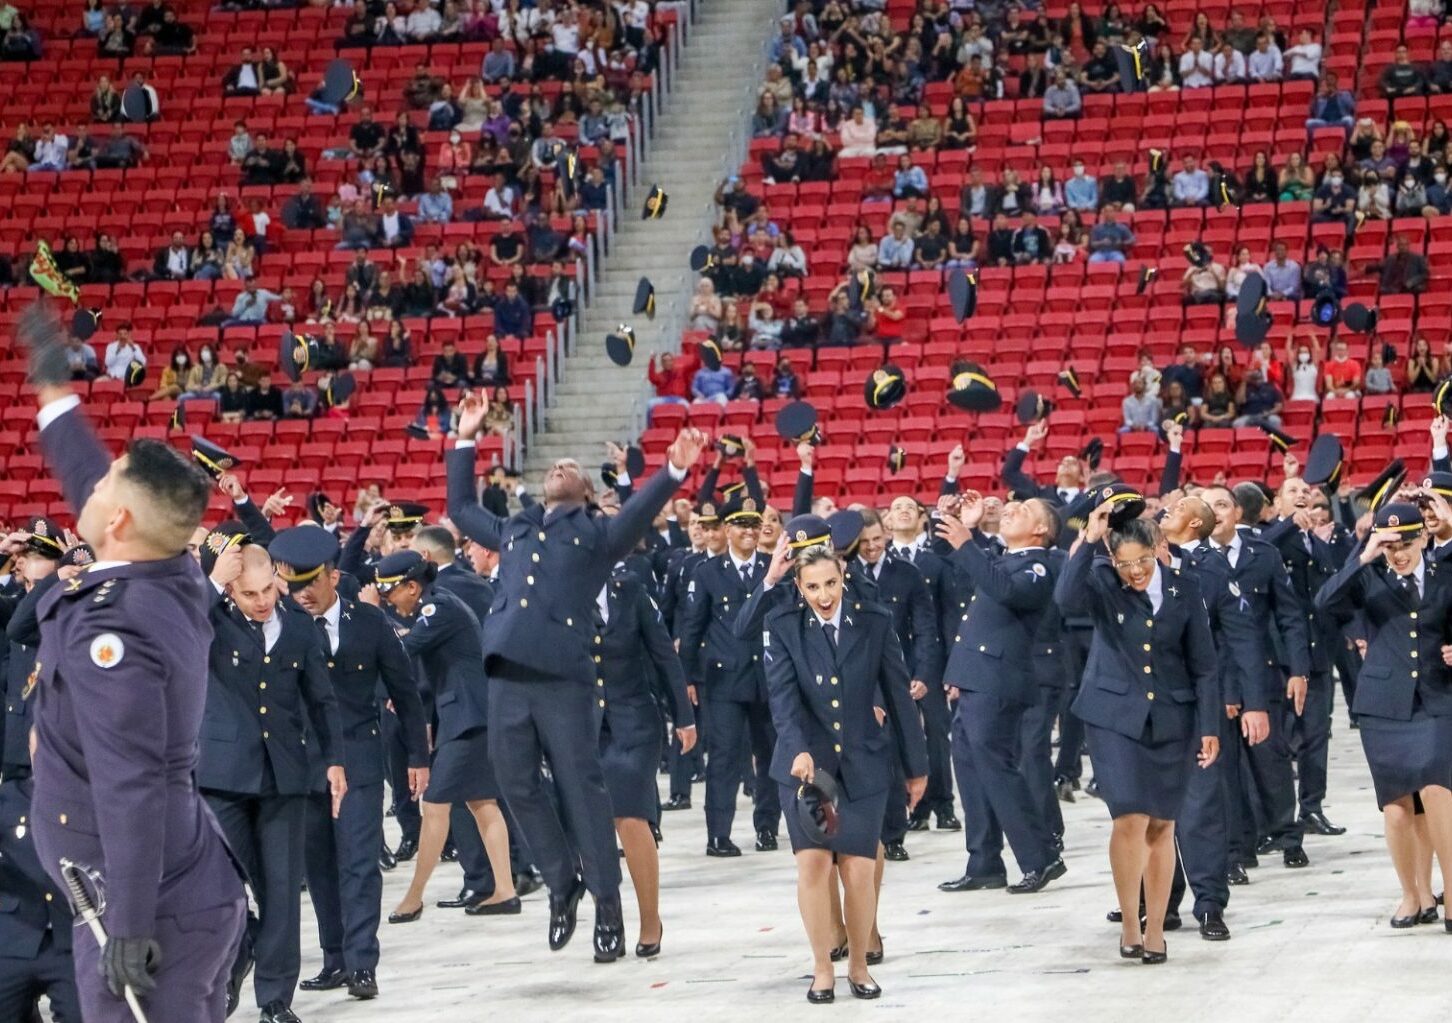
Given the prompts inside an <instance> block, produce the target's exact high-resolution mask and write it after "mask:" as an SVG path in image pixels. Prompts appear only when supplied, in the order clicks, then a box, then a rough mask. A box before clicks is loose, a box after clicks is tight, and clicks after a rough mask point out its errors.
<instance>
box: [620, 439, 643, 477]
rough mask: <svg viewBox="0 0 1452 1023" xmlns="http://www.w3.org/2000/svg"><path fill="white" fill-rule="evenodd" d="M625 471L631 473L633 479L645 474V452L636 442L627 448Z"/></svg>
mask: <svg viewBox="0 0 1452 1023" xmlns="http://www.w3.org/2000/svg"><path fill="white" fill-rule="evenodd" d="M625 471H626V472H628V473H630V478H631V479H639V478H640V477H642V476H644V475H645V452H644V451H642V450H640V448H638V447H636V446H635V445H634V444H632V445H631V446H630V447H628V448H626V449H625Z"/></svg>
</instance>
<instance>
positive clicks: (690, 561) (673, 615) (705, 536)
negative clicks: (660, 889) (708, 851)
mask: <svg viewBox="0 0 1452 1023" xmlns="http://www.w3.org/2000/svg"><path fill="white" fill-rule="evenodd" d="M686 534H687V536H688V537H689V538H690V543H691V545H690V547H688V548H677V549H675V550H672V551H671V554H670V556H669V557H668V558H667V559H666V572H665V575H664V577H663V578H662V580H661V602H660V610H661V617H662V618H663V619H664V620H665V623H666V628H668V629H670V630H671V635H672V636H674V637H676V639H677V640H679V639H680V635H681V632H680V614H679V612H680V609H681V608H682V607H683V606H684V605H685V602H686V591H687V590H688V589H689V588H690V585H691V577H692V575H693V574H694V573H695V571H696V566H697V565H699V564H700V563H701V562H702V561H704V560H705V559H707V558H710V557H716V556H718V555H721V554H723V553H725V551H726V525H725V523H723V522H722V521H721V515H720V512H719V510H718V506H717V504H716V503H715V502H714V501H706V502H703V503H701V504H699V505H697V506H696V507H695V508H694V509H693V511H692V513H691V521H690V524H689V525H688V527H687V529H686ZM686 692H687V694H688V696H689V697H690V700H691V704H692V705H693V707H694V708H695V721H696V725H697V734H698V739H697V742H696V745H695V746H694V747H693V748H692V750H691V752H690V753H682V752H681V751H680V743H678V742H673V743H671V749H670V753H669V754H668V756H667V758H666V759H667V761H668V767H669V770H670V799H668V800H666V802H665V803H664V804H663V805H662V806H661V809H662V810H689V809H690V808H691V785H692V784H693V783H694V782H696V781H699V780H701V779H702V777H703V774H704V771H705V759H704V757H705V752H706V750H707V749H708V748H709V747H708V744H707V737H706V732H707V727H706V717H707V715H708V711H707V710H706V708H705V706H704V705H703V704H702V703H701V702H700V694H699V693H698V692H697V691H696V687H695V686H687V688H686Z"/></svg>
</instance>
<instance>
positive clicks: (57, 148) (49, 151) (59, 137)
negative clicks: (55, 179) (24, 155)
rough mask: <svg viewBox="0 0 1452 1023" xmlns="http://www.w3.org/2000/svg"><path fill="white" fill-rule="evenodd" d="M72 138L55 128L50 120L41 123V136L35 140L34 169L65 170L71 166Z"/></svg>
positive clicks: (31, 168) (31, 167) (32, 166)
mask: <svg viewBox="0 0 1452 1023" xmlns="http://www.w3.org/2000/svg"><path fill="white" fill-rule="evenodd" d="M70 146H71V140H70V139H69V138H67V137H66V136H65V135H63V134H60V133H58V132H57V131H56V130H55V125H54V124H52V123H50V122H49V121H47V122H45V123H44V124H43V125H41V128H40V138H38V139H36V140H35V151H34V159H33V160H32V161H31V164H30V167H29V169H30V170H32V171H63V170H66V169H67V168H68V167H69V159H68V153H69V151H70Z"/></svg>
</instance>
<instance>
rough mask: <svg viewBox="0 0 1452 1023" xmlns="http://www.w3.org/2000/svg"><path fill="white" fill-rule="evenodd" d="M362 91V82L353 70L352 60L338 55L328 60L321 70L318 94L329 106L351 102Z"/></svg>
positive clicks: (339, 105)
mask: <svg viewBox="0 0 1452 1023" xmlns="http://www.w3.org/2000/svg"><path fill="white" fill-rule="evenodd" d="M362 92H363V83H362V81H361V80H360V79H359V78H358V73H357V72H356V71H354V70H353V62H352V61H350V60H344V59H343V58H341V57H339V58H337V59H336V60H331V61H329V62H328V66H327V68H326V69H325V70H324V71H323V90H322V95H321V96H320V98H321V100H322V101H323V102H324V103H327V104H328V105H329V106H334V107H341V106H343V105H344V104H345V103H351V102H352V101H353V100H355V99H357V98H358V97H359V96H360V95H361V94H362Z"/></svg>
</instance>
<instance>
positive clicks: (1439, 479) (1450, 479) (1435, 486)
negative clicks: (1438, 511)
mask: <svg viewBox="0 0 1452 1023" xmlns="http://www.w3.org/2000/svg"><path fill="white" fill-rule="evenodd" d="M1422 489H1423V490H1430V491H1432V492H1433V493H1434V494H1441V495H1442V496H1443V497H1445V498H1448V499H1449V500H1452V472H1431V473H1428V474H1427V477H1426V479H1424V480H1422Z"/></svg>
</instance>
